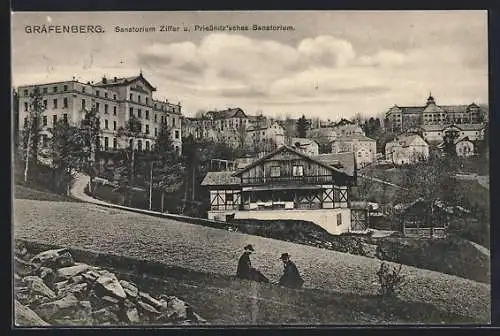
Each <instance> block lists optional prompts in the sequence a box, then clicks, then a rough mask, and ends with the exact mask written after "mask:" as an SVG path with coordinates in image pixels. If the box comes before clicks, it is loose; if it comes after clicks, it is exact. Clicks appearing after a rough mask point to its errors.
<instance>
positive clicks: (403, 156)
mask: <svg viewBox="0 0 500 336" xmlns="http://www.w3.org/2000/svg"><path fill="white" fill-rule="evenodd" d="M385 158H386V160H388V161H392V163H394V164H395V165H405V164H413V163H417V162H419V161H422V160H427V159H428V158H429V144H428V143H427V142H425V140H424V139H422V137H421V136H420V135H418V134H411V135H400V136H397V137H396V138H395V139H394V140H392V141H390V142H388V143H387V144H386V145H385Z"/></svg>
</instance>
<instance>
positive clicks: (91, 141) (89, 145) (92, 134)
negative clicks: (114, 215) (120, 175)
mask: <svg viewBox="0 0 500 336" xmlns="http://www.w3.org/2000/svg"><path fill="white" fill-rule="evenodd" d="M80 127H81V131H82V136H83V138H84V142H85V149H86V150H87V151H88V153H89V155H88V156H87V158H88V160H87V161H86V164H85V165H84V167H83V170H84V171H85V172H86V173H87V174H88V175H89V176H90V184H89V191H90V192H91V193H92V192H93V180H94V177H95V176H96V174H97V168H96V161H97V160H96V157H97V154H98V152H99V149H100V144H99V134H100V120H99V114H98V112H97V109H96V108H95V106H92V108H91V109H90V110H86V111H85V115H84V117H83V120H82V122H81V126H80Z"/></svg>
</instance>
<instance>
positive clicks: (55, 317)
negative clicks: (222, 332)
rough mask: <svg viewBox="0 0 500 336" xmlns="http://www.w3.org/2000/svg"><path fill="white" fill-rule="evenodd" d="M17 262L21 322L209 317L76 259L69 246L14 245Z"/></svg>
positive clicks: (139, 321)
mask: <svg viewBox="0 0 500 336" xmlns="http://www.w3.org/2000/svg"><path fill="white" fill-rule="evenodd" d="M15 265H16V273H15V274H14V283H15V296H16V300H15V302H16V324H17V325H19V326H33V325H37V326H42V325H80V326H88V325H127V324H135V325H137V324H145V323H148V324H149V323H156V324H192V323H205V322H206V321H205V320H203V318H201V317H200V316H199V315H198V314H196V313H195V312H194V311H193V309H192V307H191V306H189V304H187V303H186V302H184V301H182V300H180V299H179V298H177V297H175V296H167V295H160V297H159V299H157V298H155V297H153V296H151V295H150V294H149V293H146V292H143V291H140V289H139V287H138V286H137V285H136V284H134V283H132V282H129V281H126V280H119V279H118V278H117V277H116V275H115V274H114V273H113V272H110V271H109V270H104V269H101V268H98V267H94V266H91V265H88V264H84V263H78V262H75V260H74V259H73V256H72V255H71V253H70V252H69V250H68V249H52V250H47V251H43V252H40V253H38V254H36V255H35V256H33V254H30V252H29V251H28V250H27V249H26V247H25V246H24V245H22V244H21V245H18V246H17V247H16V251H15Z"/></svg>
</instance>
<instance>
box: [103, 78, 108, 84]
mask: <svg viewBox="0 0 500 336" xmlns="http://www.w3.org/2000/svg"><path fill="white" fill-rule="evenodd" d="M107 83H108V80H107V79H106V76H102V84H107Z"/></svg>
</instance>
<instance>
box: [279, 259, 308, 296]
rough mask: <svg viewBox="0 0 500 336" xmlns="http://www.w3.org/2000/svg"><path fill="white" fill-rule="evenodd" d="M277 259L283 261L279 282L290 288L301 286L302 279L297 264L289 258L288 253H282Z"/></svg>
mask: <svg viewBox="0 0 500 336" xmlns="http://www.w3.org/2000/svg"><path fill="white" fill-rule="evenodd" d="M279 260H281V261H283V265H284V270H283V275H282V276H281V278H280V281H279V284H280V285H281V286H285V287H290V288H300V287H302V285H303V284H304V280H303V279H302V277H301V276H300V273H299V270H298V269H297V266H295V264H294V263H293V261H291V260H290V255H289V254H288V253H283V254H281V257H280V258H279Z"/></svg>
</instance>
